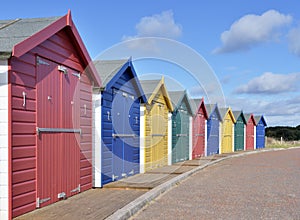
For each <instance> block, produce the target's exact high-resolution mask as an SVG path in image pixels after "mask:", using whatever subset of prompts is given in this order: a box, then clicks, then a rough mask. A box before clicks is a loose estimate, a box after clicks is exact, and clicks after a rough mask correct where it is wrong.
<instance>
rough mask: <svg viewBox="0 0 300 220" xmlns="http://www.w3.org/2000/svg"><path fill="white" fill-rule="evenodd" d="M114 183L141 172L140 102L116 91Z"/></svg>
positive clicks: (113, 106)
mask: <svg viewBox="0 0 300 220" xmlns="http://www.w3.org/2000/svg"><path fill="white" fill-rule="evenodd" d="M111 112H112V123H113V125H112V127H113V132H112V139H113V140H112V181H116V180H119V179H122V178H125V177H128V176H130V175H134V174H135V173H138V172H139V152H140V149H139V123H140V121H139V102H138V100H136V97H135V96H134V95H131V94H129V93H127V92H124V91H121V90H116V89H115V90H114V98H113V102H112V110H111Z"/></svg>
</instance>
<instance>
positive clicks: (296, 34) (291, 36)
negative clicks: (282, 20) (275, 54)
mask: <svg viewBox="0 0 300 220" xmlns="http://www.w3.org/2000/svg"><path fill="white" fill-rule="evenodd" d="M288 42H289V50H290V51H291V53H293V54H295V55H297V56H300V26H299V27H297V28H293V29H292V30H290V32H289V33H288Z"/></svg>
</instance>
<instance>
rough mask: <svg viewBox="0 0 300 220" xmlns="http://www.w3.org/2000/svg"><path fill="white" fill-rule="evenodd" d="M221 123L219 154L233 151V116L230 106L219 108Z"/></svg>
mask: <svg viewBox="0 0 300 220" xmlns="http://www.w3.org/2000/svg"><path fill="white" fill-rule="evenodd" d="M219 110H220V114H221V117H222V123H221V145H220V150H219V152H220V154H223V153H231V152H233V151H234V123H235V121H236V120H235V118H234V115H233V112H232V110H231V108H220V109H219Z"/></svg>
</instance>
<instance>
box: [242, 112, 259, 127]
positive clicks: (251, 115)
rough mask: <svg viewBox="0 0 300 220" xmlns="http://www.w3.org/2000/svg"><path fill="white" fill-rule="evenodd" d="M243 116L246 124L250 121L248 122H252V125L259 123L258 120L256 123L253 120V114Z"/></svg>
mask: <svg viewBox="0 0 300 220" xmlns="http://www.w3.org/2000/svg"><path fill="white" fill-rule="evenodd" d="M244 116H245V119H246V121H247V123H248V122H249V121H250V120H253V123H254V125H257V123H258V122H259V120H258V121H256V119H255V117H254V115H253V114H251V113H250V114H249V113H248V114H244Z"/></svg>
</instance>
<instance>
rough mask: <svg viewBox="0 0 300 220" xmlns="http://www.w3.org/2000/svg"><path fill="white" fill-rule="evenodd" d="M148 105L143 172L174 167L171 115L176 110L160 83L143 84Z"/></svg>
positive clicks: (142, 146) (143, 135)
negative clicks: (172, 163)
mask: <svg viewBox="0 0 300 220" xmlns="http://www.w3.org/2000/svg"><path fill="white" fill-rule="evenodd" d="M140 83H141V86H142V89H143V91H144V95H145V97H146V100H147V101H146V103H145V104H144V105H142V106H141V119H140V121H141V124H140V129H141V130H140V135H141V139H140V141H141V143H140V172H141V173H144V172H146V171H148V170H151V169H154V168H157V167H162V166H166V165H168V164H171V157H170V155H171V144H170V143H171V141H170V138H171V135H172V131H171V129H172V121H171V112H172V111H173V106H172V103H171V100H170V97H169V94H168V91H167V89H166V86H165V82H164V77H162V78H161V79H160V80H141V81H140Z"/></svg>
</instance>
